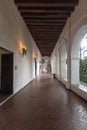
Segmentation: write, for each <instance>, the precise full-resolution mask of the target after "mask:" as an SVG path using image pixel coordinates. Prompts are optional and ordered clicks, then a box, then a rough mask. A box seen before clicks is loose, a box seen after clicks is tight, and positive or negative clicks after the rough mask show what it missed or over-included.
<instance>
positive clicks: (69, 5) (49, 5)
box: [16, 1, 77, 8]
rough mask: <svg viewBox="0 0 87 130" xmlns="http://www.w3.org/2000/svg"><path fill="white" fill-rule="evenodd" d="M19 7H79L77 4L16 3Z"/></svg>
mask: <svg viewBox="0 0 87 130" xmlns="http://www.w3.org/2000/svg"><path fill="white" fill-rule="evenodd" d="M16 5H17V6H18V7H49V8H50V7H57V8H58V7H73V6H76V5H77V2H75V1H74V2H68V3H66V2H64V3H63V2H59V3H57V2H56V3H29V2H26V3H25V2H21V3H20V2H16Z"/></svg>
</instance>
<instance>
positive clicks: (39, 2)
mask: <svg viewBox="0 0 87 130" xmlns="http://www.w3.org/2000/svg"><path fill="white" fill-rule="evenodd" d="M14 1H15V3H16V5H17V7H18V10H19V11H20V15H21V16H22V17H23V20H24V21H25V24H26V27H27V28H28V29H29V31H30V33H31V35H32V36H33V38H34V40H35V42H36V44H37V46H38V48H39V50H40V52H41V54H42V56H50V55H51V53H52V51H53V49H54V47H55V44H56V42H57V40H58V38H59V36H60V34H61V32H62V30H63V28H64V26H65V24H66V21H67V19H68V18H69V17H70V15H71V13H72V12H73V11H74V9H75V6H76V5H77V4H78V2H79V0H14Z"/></svg>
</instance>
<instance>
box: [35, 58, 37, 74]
mask: <svg viewBox="0 0 87 130" xmlns="http://www.w3.org/2000/svg"><path fill="white" fill-rule="evenodd" d="M36 75H37V61H36V59H35V76H36Z"/></svg>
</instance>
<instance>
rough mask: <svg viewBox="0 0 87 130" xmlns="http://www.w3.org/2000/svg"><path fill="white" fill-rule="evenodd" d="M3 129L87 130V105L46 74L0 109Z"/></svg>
mask: <svg viewBox="0 0 87 130" xmlns="http://www.w3.org/2000/svg"><path fill="white" fill-rule="evenodd" d="M0 130H87V103H86V101H84V100H83V99H81V98H80V97H78V96H77V95H76V94H74V93H73V92H71V91H69V90H67V89H66V88H65V87H64V86H63V85H62V84H61V83H60V82H59V81H58V80H57V79H53V77H52V76H51V75H48V74H43V75H41V76H39V77H37V78H36V79H34V80H33V81H32V82H31V83H30V84H29V85H27V86H26V87H25V88H24V89H22V90H21V91H20V92H18V93H17V94H16V95H15V96H13V97H12V98H11V99H9V100H8V101H7V102H6V103H4V104H3V105H2V106H1V107H0Z"/></svg>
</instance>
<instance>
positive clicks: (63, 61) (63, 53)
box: [61, 45, 67, 81]
mask: <svg viewBox="0 0 87 130" xmlns="http://www.w3.org/2000/svg"><path fill="white" fill-rule="evenodd" d="M61 78H62V79H63V80H65V81H67V51H66V46H65V45H63V47H62V50H61Z"/></svg>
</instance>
